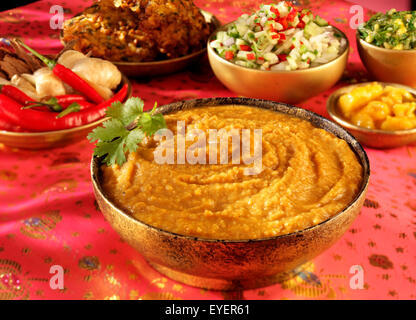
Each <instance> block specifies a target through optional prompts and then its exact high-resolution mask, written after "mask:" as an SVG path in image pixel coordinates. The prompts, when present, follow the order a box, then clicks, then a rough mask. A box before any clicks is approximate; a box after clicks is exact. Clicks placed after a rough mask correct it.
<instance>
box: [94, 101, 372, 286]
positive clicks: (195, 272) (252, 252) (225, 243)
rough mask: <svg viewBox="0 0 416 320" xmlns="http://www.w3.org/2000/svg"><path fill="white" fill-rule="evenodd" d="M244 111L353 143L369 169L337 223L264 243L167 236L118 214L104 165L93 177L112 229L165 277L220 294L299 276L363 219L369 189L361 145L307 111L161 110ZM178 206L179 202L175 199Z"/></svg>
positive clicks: (176, 106)
mask: <svg viewBox="0 0 416 320" xmlns="http://www.w3.org/2000/svg"><path fill="white" fill-rule="evenodd" d="M232 104H234V105H244V106H252V107H256V108H263V109H269V110H274V111H276V112H283V113H286V114H290V115H293V116H295V117H299V118H302V119H305V120H307V121H310V122H311V123H312V124H314V125H315V126H317V127H320V128H323V129H325V130H327V131H329V132H331V133H333V134H335V135H336V136H338V137H339V138H341V139H344V140H345V141H347V143H348V144H349V146H350V147H351V149H352V150H353V151H354V152H355V153H356V155H357V158H358V159H359V161H360V163H361V164H362V167H363V180H362V184H361V186H360V189H359V193H358V194H357V196H356V198H355V199H354V200H353V201H352V202H351V203H350V204H349V206H348V207H347V208H345V209H344V210H342V211H341V212H339V213H338V214H336V215H335V216H333V217H332V218H330V219H328V220H326V221H324V222H322V223H320V224H318V225H316V226H313V227H310V228H307V229H305V230H302V231H299V232H295V233H291V234H287V235H282V236H278V237H272V238H267V239H258V240H238V241H231V240H207V239H201V238H196V237H190V236H184V235H180V234H174V233H171V232H167V231H164V230H161V229H158V228H155V227H152V226H150V225H147V224H145V223H143V222H140V221H138V220H136V219H134V218H133V217H131V216H130V215H129V214H127V213H126V212H124V211H123V210H121V209H119V208H117V206H116V205H114V204H113V203H112V202H111V201H110V200H109V199H108V198H107V196H106V194H105V192H104V191H103V189H102V187H101V170H100V166H101V163H100V159H99V158H96V157H95V158H93V159H92V163H91V175H92V183H93V188H94V193H95V196H96V198H97V201H98V205H99V207H100V209H101V211H102V213H103V214H104V216H105V218H106V219H107V221H108V222H109V223H110V225H111V226H112V227H113V228H114V230H115V231H117V232H118V233H119V234H120V236H121V237H122V238H123V239H124V240H125V241H126V242H127V243H129V244H130V245H131V246H133V247H134V248H136V249H137V250H138V251H139V252H140V253H141V254H142V255H143V256H144V257H145V258H146V260H147V261H148V262H149V263H150V264H151V265H153V266H154V267H155V268H156V269H157V270H159V271H160V272H161V273H163V274H165V275H167V276H168V277H170V278H173V279H175V280H178V281H181V282H183V283H186V284H189V285H192V286H197V287H203V288H207V289H216V290H236V289H243V288H254V287H262V286H266V285H270V284H272V283H275V282H277V281H280V280H283V279H285V278H287V277H288V276H290V275H293V274H294V273H296V272H298V271H299V270H300V269H299V268H300V266H301V265H302V264H304V263H305V262H307V261H308V260H310V259H312V258H314V257H315V256H317V255H319V254H320V253H321V252H323V251H324V250H326V249H328V248H329V247H330V246H331V245H333V244H334V243H335V242H336V241H337V240H338V239H339V238H340V237H341V236H342V235H343V234H344V232H346V230H347V229H348V228H349V226H350V225H351V223H352V222H353V221H354V219H355V217H356V216H357V214H358V213H359V211H360V209H361V207H362V205H363V202H364V199H365V194H366V191H367V187H368V181H369V176H370V166H369V161H368V158H367V155H366V153H365V151H364V150H363V148H362V147H361V145H360V144H359V143H358V142H357V141H356V140H355V139H354V138H353V137H352V136H351V135H350V134H349V133H348V132H346V131H345V130H344V129H343V128H341V127H339V126H338V125H337V124H335V123H333V122H331V121H329V120H327V119H325V118H323V117H321V116H319V115H317V114H315V113H313V112H310V111H307V110H304V109H301V108H296V107H292V106H290V105H286V104H282V103H275V102H271V101H265V100H255V99H246V98H213V99H197V100H190V101H182V102H177V103H173V104H169V105H166V106H163V107H161V108H160V109H159V110H160V112H162V113H164V114H165V113H170V112H174V111H177V110H183V109H190V108H198V107H202V106H215V105H232ZM172 201H174V199H172Z"/></svg>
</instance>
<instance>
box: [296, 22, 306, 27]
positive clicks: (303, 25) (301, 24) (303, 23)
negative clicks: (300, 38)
mask: <svg viewBox="0 0 416 320" xmlns="http://www.w3.org/2000/svg"><path fill="white" fill-rule="evenodd" d="M296 27H297V28H300V29H304V28H305V22H303V21H299V23H298V24H297V26H296Z"/></svg>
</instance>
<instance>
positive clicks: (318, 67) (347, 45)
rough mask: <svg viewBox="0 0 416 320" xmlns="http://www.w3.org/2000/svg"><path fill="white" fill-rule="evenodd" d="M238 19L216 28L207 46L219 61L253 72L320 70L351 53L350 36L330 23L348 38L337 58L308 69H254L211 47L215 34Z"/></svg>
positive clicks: (281, 72)
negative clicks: (224, 55) (233, 60)
mask: <svg viewBox="0 0 416 320" xmlns="http://www.w3.org/2000/svg"><path fill="white" fill-rule="evenodd" d="M236 21H237V20H234V21H231V22H229V23H227V24H224V25H222V26H220V27H219V28H218V29H217V30H215V31H214V32H213V33H212V34H211V35H210V36H209V38H208V42H207V48H208V52H211V53H212V54H213V56H215V58H216V59H217V60H219V61H221V63H225V64H226V65H229V66H235V67H237V68H242V69H246V70H250V71H253V72H259V73H264V74H288V73H302V72H313V71H315V70H319V69H323V68H325V67H327V66H329V65H332V64H335V63H337V62H338V60H341V59H342V58H343V57H344V56H345V55H348V53H349V48H350V42H349V40H348V37H347V36H346V35H345V33H344V32H342V31H341V30H340V29H338V28H337V27H335V26H333V25H328V26H327V27H330V28H333V29H335V30H336V31H337V32H339V33H340V34H341V36H342V37H343V38H344V39H345V40H346V43H345V47H344V51H343V52H342V53H340V54H339V55H338V56H337V57H336V58H335V59H333V60H331V61H328V62H326V63H323V64H320V65H317V66H313V67H309V68H306V69H297V70H260V69H253V68H248V67H243V66H240V65H238V64H235V63H233V62H230V61H228V60H226V59H224V58H222V57H221V56H220V55H219V54H218V53H216V52H215V50H214V49H213V48H211V46H210V45H209V44H210V42H211V41H212V40H214V39H213V38H214V36H216V35H217V33H218V32H219V31H224V30H225V29H226V28H228V26H229V25H231V24H233V23H235V22H236Z"/></svg>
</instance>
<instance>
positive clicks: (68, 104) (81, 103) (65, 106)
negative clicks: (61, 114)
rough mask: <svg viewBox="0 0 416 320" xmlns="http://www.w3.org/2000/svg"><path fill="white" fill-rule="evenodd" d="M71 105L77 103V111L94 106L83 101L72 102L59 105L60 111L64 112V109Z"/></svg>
mask: <svg viewBox="0 0 416 320" xmlns="http://www.w3.org/2000/svg"><path fill="white" fill-rule="evenodd" d="M73 103H77V104H78V105H79V107H80V108H79V110H85V109H88V108H92V107H94V106H95V104H93V103H91V102H88V101H86V100H84V101H73V102H71V103H65V104H61V106H62V109H63V110H65V109H66V108H68V107H69V106H70V105H71V104H73Z"/></svg>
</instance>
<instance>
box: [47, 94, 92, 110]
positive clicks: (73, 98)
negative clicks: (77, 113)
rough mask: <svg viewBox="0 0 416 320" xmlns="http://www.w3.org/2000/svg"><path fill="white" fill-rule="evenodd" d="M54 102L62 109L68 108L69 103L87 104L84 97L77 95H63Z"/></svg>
mask: <svg viewBox="0 0 416 320" xmlns="http://www.w3.org/2000/svg"><path fill="white" fill-rule="evenodd" d="M55 98H56V102H57V103H58V104H60V105H61V106H62V107H66V106H69V105H70V104H71V103H74V102H87V99H85V97H84V96H81V95H79V94H64V95H60V96H56V97H55Z"/></svg>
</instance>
